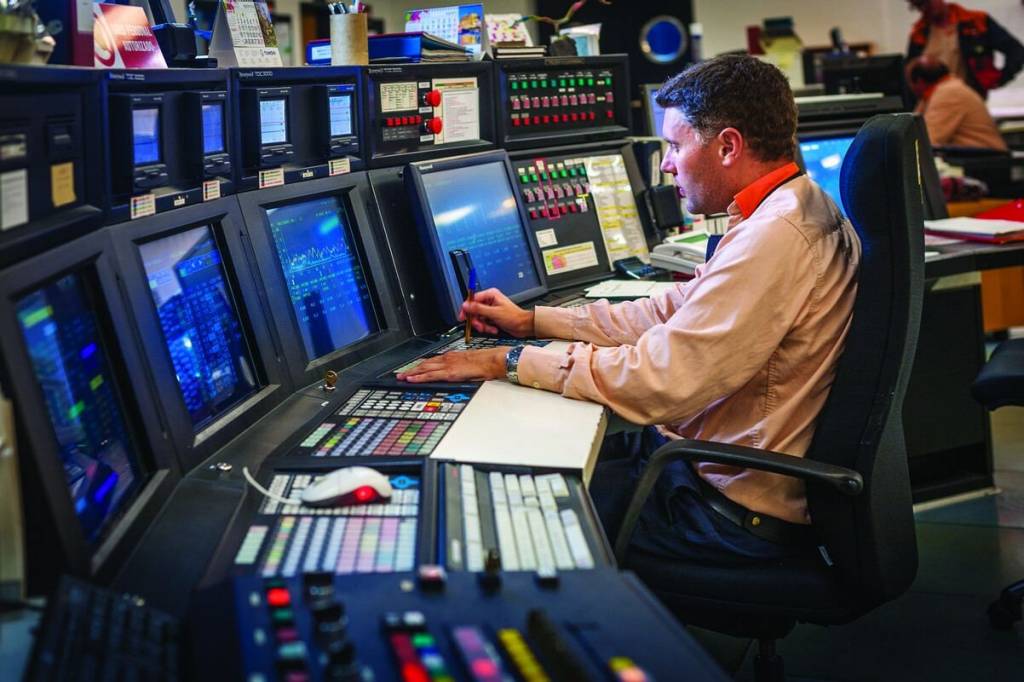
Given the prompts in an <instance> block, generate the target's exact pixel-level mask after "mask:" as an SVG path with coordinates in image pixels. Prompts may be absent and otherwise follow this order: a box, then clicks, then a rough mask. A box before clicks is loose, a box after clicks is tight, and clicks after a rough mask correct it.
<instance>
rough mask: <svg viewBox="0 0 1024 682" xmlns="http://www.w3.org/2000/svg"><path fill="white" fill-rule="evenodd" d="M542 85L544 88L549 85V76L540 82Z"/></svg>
mask: <svg viewBox="0 0 1024 682" xmlns="http://www.w3.org/2000/svg"><path fill="white" fill-rule="evenodd" d="M540 87H542V88H546V87H548V79H547V78H545V79H544V80H542V81H541V82H540Z"/></svg>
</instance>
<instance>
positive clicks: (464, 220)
mask: <svg viewBox="0 0 1024 682" xmlns="http://www.w3.org/2000/svg"><path fill="white" fill-rule="evenodd" d="M423 188H424V190H425V192H426V200H427V204H428V205H429V206H430V214H431V216H432V217H433V221H434V228H435V229H436V231H437V239H438V242H439V243H440V246H441V253H439V254H437V257H438V258H439V259H440V262H441V263H442V264H443V267H444V272H445V276H446V277H447V278H448V291H449V296H450V298H451V301H452V306H453V310H458V309H459V307H460V306H461V305H462V295H461V292H460V287H459V284H458V279H457V278H456V276H455V270H454V269H453V267H452V263H451V259H450V258H449V257H448V252H449V251H451V250H452V249H463V250H465V251H469V253H470V256H471V257H472V259H473V265H474V266H475V267H476V272H477V282H478V287H477V288H478V289H481V290H482V289H487V288H490V287H497V288H499V289H501V290H502V291H503V292H504V293H505V294H507V295H509V296H512V295H514V294H518V293H520V292H523V291H527V290H529V289H534V288H536V287H539V286H541V280H540V276H539V275H538V274H537V268H536V266H535V265H534V260H533V256H532V254H531V252H530V245H529V242H528V241H527V240H528V237H527V235H526V230H525V228H524V226H523V223H522V220H521V217H520V214H519V209H518V207H517V206H516V199H515V196H514V195H513V194H512V186H511V185H510V184H509V180H508V175H507V174H506V172H505V165H504V164H503V163H502V162H492V163H484V164H480V165H476V166H464V167H462V168H450V169H447V170H442V171H436V172H433V173H424V174H423Z"/></svg>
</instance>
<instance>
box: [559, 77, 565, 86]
mask: <svg viewBox="0 0 1024 682" xmlns="http://www.w3.org/2000/svg"><path fill="white" fill-rule="evenodd" d="M558 87H560V88H564V87H565V79H564V78H561V79H559V81H558Z"/></svg>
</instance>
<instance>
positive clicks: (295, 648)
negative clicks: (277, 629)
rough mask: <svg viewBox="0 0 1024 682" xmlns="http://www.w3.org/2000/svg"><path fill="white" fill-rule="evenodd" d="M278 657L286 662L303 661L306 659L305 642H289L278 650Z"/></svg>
mask: <svg viewBox="0 0 1024 682" xmlns="http://www.w3.org/2000/svg"><path fill="white" fill-rule="evenodd" d="M277 657H278V658H282V659H284V660H286V661H301V660H303V659H304V658H306V643H305V642H288V643H287V644H282V645H281V646H279V647H278V648H277Z"/></svg>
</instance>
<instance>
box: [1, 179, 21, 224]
mask: <svg viewBox="0 0 1024 682" xmlns="http://www.w3.org/2000/svg"><path fill="white" fill-rule="evenodd" d="M27 222H28V170H26V169H24V168H21V169H19V170H13V171H8V172H6V173H0V230H6V229H8V228H11V227H15V226H16V225H21V224H23V223H27Z"/></svg>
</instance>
